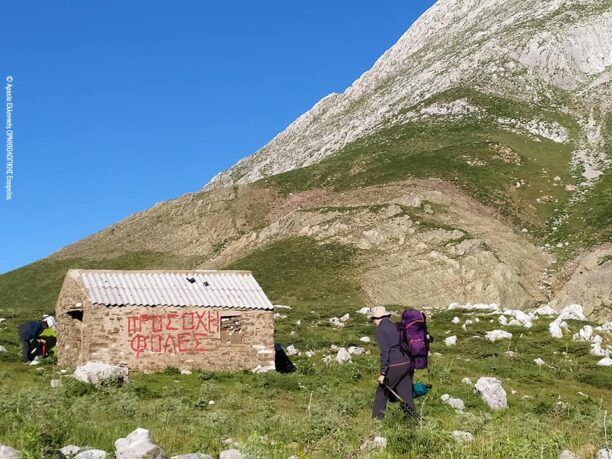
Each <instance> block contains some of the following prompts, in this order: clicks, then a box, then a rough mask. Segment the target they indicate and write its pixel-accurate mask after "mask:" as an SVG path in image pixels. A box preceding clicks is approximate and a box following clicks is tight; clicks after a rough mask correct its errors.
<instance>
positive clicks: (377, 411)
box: [370, 306, 416, 419]
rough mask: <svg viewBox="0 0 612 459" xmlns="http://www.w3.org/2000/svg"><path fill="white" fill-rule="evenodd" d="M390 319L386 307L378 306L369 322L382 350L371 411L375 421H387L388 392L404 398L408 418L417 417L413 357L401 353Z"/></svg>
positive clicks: (394, 327) (404, 407) (394, 328)
mask: <svg viewBox="0 0 612 459" xmlns="http://www.w3.org/2000/svg"><path fill="white" fill-rule="evenodd" d="M390 315H391V314H389V313H388V312H387V311H386V309H385V308H384V306H376V307H374V308H372V310H371V313H370V319H371V320H372V322H373V323H374V325H375V326H376V341H377V343H378V347H379V348H380V375H379V376H378V387H377V389H376V395H375V396H374V407H373V409H372V417H373V418H374V419H382V418H383V417H384V415H385V408H386V407H387V402H388V401H389V395H390V390H389V389H391V390H392V391H393V392H395V393H396V394H397V395H399V396H400V397H401V399H402V400H403V409H404V411H405V412H406V414H408V415H413V414H415V413H416V410H415V407H414V401H413V400H412V373H413V372H412V368H411V365H410V357H408V356H407V355H405V354H404V353H403V352H402V349H401V347H400V334H399V331H398V329H397V326H396V325H395V324H394V323H393V322H391V320H389V317H390ZM402 400H400V403H401V402H402Z"/></svg>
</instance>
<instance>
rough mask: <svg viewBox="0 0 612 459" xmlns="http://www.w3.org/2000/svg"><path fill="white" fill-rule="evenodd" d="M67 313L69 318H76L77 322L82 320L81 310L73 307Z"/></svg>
mask: <svg viewBox="0 0 612 459" xmlns="http://www.w3.org/2000/svg"><path fill="white" fill-rule="evenodd" d="M68 315H69V316H70V318H71V319H74V320H78V321H79V322H83V310H82V309H75V310H72V311H68Z"/></svg>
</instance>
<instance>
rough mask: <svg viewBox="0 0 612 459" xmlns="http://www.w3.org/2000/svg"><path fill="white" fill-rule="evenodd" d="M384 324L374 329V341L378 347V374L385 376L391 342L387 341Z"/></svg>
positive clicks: (387, 368)
mask: <svg viewBox="0 0 612 459" xmlns="http://www.w3.org/2000/svg"><path fill="white" fill-rule="evenodd" d="M383 327H384V325H382V324H381V325H380V326H379V327H378V328H377V329H376V341H377V342H378V347H379V348H380V374H381V375H382V376H386V374H387V371H388V370H389V351H390V349H391V343H390V342H389V336H388V335H387V334H386V333H385V331H384V328H383Z"/></svg>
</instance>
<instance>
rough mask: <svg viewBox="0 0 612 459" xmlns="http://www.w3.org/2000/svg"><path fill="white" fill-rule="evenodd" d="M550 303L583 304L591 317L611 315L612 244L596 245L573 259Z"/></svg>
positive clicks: (596, 318) (558, 282) (609, 317)
mask: <svg viewBox="0 0 612 459" xmlns="http://www.w3.org/2000/svg"><path fill="white" fill-rule="evenodd" d="M556 283H557V285H558V286H559V288H558V290H557V294H556V295H555V297H554V299H553V301H552V302H551V306H553V307H556V308H558V309H561V308H563V307H565V306H567V305H569V304H581V305H583V306H584V313H585V314H586V316H587V317H588V318H590V319H592V320H599V321H604V322H605V321H609V320H610V319H612V244H606V245H604V246H600V247H596V248H594V249H592V250H590V251H589V252H587V253H585V254H583V255H582V256H580V257H579V258H578V259H576V260H575V261H573V262H571V263H570V264H569V265H568V266H567V267H566V269H565V270H564V272H563V273H562V274H561V275H560V276H559V278H558V279H557V282H556Z"/></svg>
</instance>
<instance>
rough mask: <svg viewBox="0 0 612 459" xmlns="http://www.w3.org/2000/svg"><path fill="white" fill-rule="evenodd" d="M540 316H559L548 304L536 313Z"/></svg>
mask: <svg viewBox="0 0 612 459" xmlns="http://www.w3.org/2000/svg"><path fill="white" fill-rule="evenodd" d="M534 312H535V313H536V314H537V315H539V316H554V315H556V314H557V311H556V310H555V309H554V308H553V307H552V306H550V305H548V304H546V305H544V306H540V307H539V308H538V309H536V310H535V311H534Z"/></svg>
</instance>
